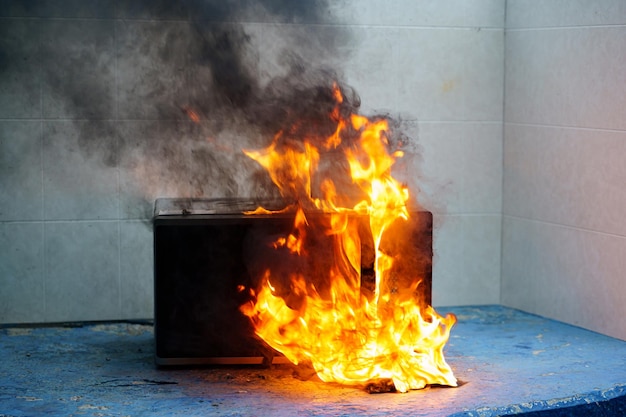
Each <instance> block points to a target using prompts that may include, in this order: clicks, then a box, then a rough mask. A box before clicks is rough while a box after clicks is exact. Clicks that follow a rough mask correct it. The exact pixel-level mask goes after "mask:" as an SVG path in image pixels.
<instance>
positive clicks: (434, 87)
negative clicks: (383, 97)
mask: <svg viewBox="0 0 626 417" xmlns="http://www.w3.org/2000/svg"><path fill="white" fill-rule="evenodd" d="M396 33H397V35H396V37H395V39H394V48H395V50H394V53H395V58H394V61H393V63H392V65H391V68H393V73H394V77H395V78H396V84H397V88H398V90H397V101H396V109H397V111H398V112H399V113H401V114H406V115H407V118H409V117H412V118H414V119H415V118H417V119H418V120H424V121H433V120H462V119H463V117H464V110H465V109H464V101H465V100H464V99H465V94H464V91H463V88H462V87H463V85H464V83H466V82H468V80H466V79H465V66H464V59H465V55H466V48H465V38H466V37H467V36H468V34H469V33H470V30H469V29H424V28H418V29H416V28H407V29H398V30H397V32H396Z"/></svg>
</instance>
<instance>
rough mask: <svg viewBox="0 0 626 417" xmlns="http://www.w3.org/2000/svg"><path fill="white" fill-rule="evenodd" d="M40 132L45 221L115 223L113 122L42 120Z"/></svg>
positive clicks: (116, 192) (115, 196)
mask: <svg viewBox="0 0 626 417" xmlns="http://www.w3.org/2000/svg"><path fill="white" fill-rule="evenodd" d="M43 129H44V132H43V136H44V138H43V143H44V145H43V152H44V153H43V176H44V215H45V219H46V220H93V219H117V218H118V215H119V214H118V210H119V207H118V206H119V192H118V170H117V168H116V167H115V166H110V165H111V164H114V162H115V160H116V158H117V136H116V130H115V127H114V124H113V122H97V121H73V122H72V121H65V122H44V128H43Z"/></svg>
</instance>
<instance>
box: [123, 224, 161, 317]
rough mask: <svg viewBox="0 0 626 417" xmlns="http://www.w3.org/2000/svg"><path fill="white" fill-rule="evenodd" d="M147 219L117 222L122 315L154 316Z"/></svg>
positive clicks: (152, 273)
mask: <svg viewBox="0 0 626 417" xmlns="http://www.w3.org/2000/svg"><path fill="white" fill-rule="evenodd" d="M152 236H153V235H152V224H151V223H150V222H149V221H143V222H142V221H124V222H121V223H120V274H121V277H120V291H121V303H122V312H121V317H122V318H123V319H146V318H153V317H154V245H153V237H152Z"/></svg>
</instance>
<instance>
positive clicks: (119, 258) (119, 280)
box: [113, 5, 123, 318]
mask: <svg viewBox="0 0 626 417" xmlns="http://www.w3.org/2000/svg"><path fill="white" fill-rule="evenodd" d="M116 6H117V5H116ZM117 29H118V25H117V24H116V22H115V21H114V22H113V54H114V55H113V62H114V71H115V94H114V96H115V121H116V124H117V121H118V119H119V88H118V87H119V67H118V56H119V54H118V47H119V45H118V32H117ZM115 139H116V153H117V155H116V157H117V167H116V172H117V300H118V306H117V307H118V310H117V315H118V318H122V316H123V314H122V298H123V297H122V221H121V218H122V196H121V171H120V161H121V155H120V138H119V134H116V136H115Z"/></svg>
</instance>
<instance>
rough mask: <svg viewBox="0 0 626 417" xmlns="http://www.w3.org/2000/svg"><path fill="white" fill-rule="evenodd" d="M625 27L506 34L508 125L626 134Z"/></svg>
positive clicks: (511, 32)
mask: <svg viewBox="0 0 626 417" xmlns="http://www.w3.org/2000/svg"><path fill="white" fill-rule="evenodd" d="M624 38H626V27H624V26H614V27H610V26H609V27H596V28H593V27H592V28H584V29H579V28H567V29H562V30H531V31H510V32H508V33H507V40H506V56H505V60H506V101H505V118H506V121H507V122H516V123H527V124H542V125H551V126H554V125H557V126H568V127H585V128H602V129H614V130H626V117H624V116H623V112H622V111H619V109H624V108H626V71H624V67H625V65H626V42H624V41H623V40H624Z"/></svg>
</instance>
